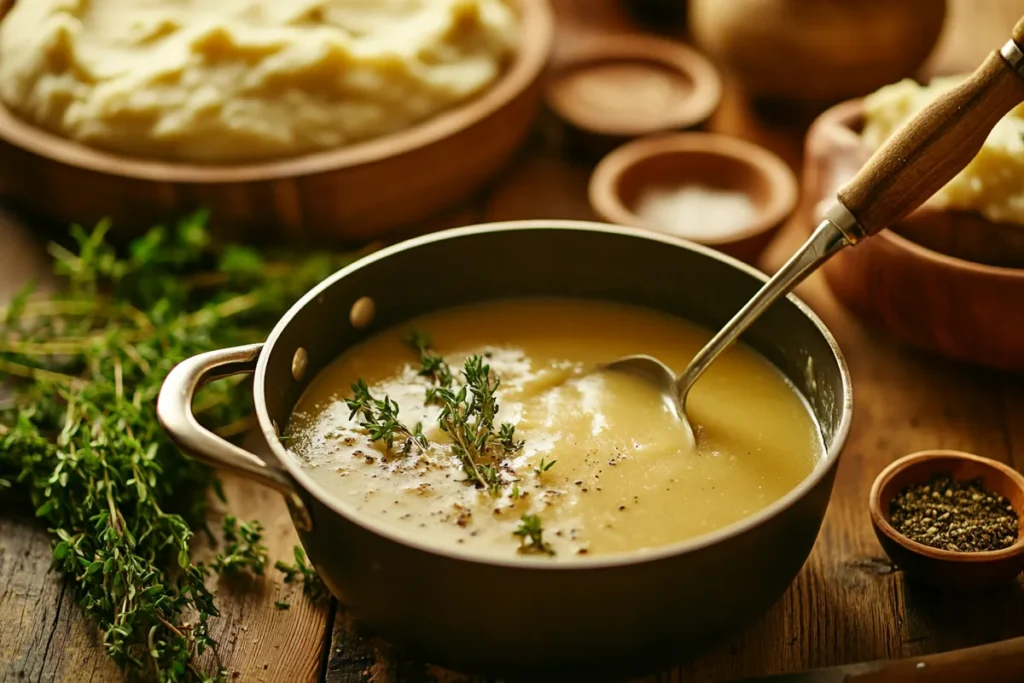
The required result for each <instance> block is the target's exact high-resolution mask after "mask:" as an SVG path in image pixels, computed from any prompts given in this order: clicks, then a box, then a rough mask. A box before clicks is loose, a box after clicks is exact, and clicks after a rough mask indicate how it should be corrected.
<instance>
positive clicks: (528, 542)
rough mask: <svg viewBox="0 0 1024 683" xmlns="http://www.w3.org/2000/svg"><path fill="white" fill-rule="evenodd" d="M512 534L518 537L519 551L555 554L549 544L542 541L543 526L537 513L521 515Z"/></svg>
mask: <svg viewBox="0 0 1024 683" xmlns="http://www.w3.org/2000/svg"><path fill="white" fill-rule="evenodd" d="M512 534H513V535H514V536H518V537H519V552H522V553H544V554H545V555H554V554H555V551H554V550H552V548H551V546H550V545H548V544H547V543H545V542H544V527H543V526H541V522H540V517H538V516H537V515H523V516H522V517H521V518H520V519H519V526H518V527H516V530H515V531H513V532H512Z"/></svg>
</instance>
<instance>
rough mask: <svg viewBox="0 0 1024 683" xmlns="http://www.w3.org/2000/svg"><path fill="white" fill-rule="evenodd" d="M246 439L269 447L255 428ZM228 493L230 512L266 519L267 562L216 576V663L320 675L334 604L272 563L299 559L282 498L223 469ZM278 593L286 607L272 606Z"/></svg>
mask: <svg viewBox="0 0 1024 683" xmlns="http://www.w3.org/2000/svg"><path fill="white" fill-rule="evenodd" d="M246 445H247V447H248V448H250V449H252V450H253V452H257V453H259V452H260V451H261V450H263V449H265V448H266V447H265V445H262V444H260V443H259V437H255V436H254V437H253V439H252V440H251V441H250V442H249V443H247V444H246ZM224 493H225V494H226V495H227V499H228V504H229V511H230V512H231V514H234V515H236V516H237V517H239V519H243V520H249V519H258V520H259V521H261V522H262V523H263V526H264V529H265V536H264V543H265V544H266V546H267V549H268V551H269V556H270V562H269V565H268V567H267V571H266V573H265V575H264V576H263V577H260V578H257V579H253V580H246V579H244V578H243V579H242V580H240V581H237V582H231V581H226V580H223V579H222V580H220V581H219V582H218V584H217V586H216V587H217V598H218V600H217V606H218V609H219V610H220V612H221V615H220V617H217V618H215V619H214V620H213V621H212V626H211V629H210V631H211V634H212V635H213V637H214V638H215V639H216V640H217V641H218V643H219V644H220V646H219V648H218V652H217V654H218V655H219V656H220V661H219V664H220V666H223V667H224V668H225V669H227V671H228V674H229V676H230V677H233V678H235V679H238V680H241V681H261V682H265V683H272V682H275V681H296V682H299V681H315V680H317V679H318V677H319V675H320V671H321V668H322V667H323V665H324V659H325V657H326V653H325V648H326V647H327V643H326V640H325V636H326V633H327V629H328V626H329V624H330V618H331V613H330V612H331V606H330V605H328V604H324V605H314V604H313V603H311V602H310V601H309V600H308V599H306V597H305V596H304V595H303V594H302V589H301V587H300V586H299V585H297V584H285V583H284V582H283V581H282V575H281V573H280V572H278V571H276V570H275V569H273V564H274V562H275V561H276V560H284V561H285V562H288V563H292V562H294V558H293V553H292V548H293V547H294V546H295V545H297V544H298V542H299V540H298V537H297V536H296V534H295V530H294V529H293V528H292V524H291V519H290V517H289V516H288V510H287V508H286V507H285V504H284V499H283V498H282V497H281V496H280V495H279V494H278V493H276V492H274V491H271V490H269V489H265V488H262V487H259V486H254V485H253V484H251V483H250V482H248V481H246V480H244V479H242V478H239V477H235V476H229V475H226V474H225V475H224ZM211 526H212V525H211ZM199 556H200V557H202V551H200V552H199ZM277 601H282V602H285V603H287V604H288V605H289V607H288V609H278V608H277V607H275V605H274V603H275V602H277ZM205 660H206V661H205V664H206V665H207V666H208V667H211V668H212V666H213V665H214V664H215V663H216V662H214V660H213V657H212V656H211V657H205Z"/></svg>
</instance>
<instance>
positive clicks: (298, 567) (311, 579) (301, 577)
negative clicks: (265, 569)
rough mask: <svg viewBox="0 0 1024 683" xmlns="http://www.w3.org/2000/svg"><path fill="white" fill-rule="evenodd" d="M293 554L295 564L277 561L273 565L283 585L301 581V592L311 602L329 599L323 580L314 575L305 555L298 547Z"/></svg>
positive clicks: (314, 571) (314, 572) (313, 570)
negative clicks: (281, 577) (282, 579)
mask: <svg viewBox="0 0 1024 683" xmlns="http://www.w3.org/2000/svg"><path fill="white" fill-rule="evenodd" d="M293 552H294V554H295V564H287V563H285V562H283V561H281V560H278V561H277V562H275V563H274V569H276V570H277V571H279V572H281V573H283V574H284V582H285V583H294V582H296V581H301V582H302V592H303V593H305V595H306V597H308V598H309V599H310V600H312V601H313V602H323V601H325V600H327V598H329V597H330V593H329V592H328V591H327V586H325V585H324V582H323V579H321V578H320V576H319V575H318V574H317V573H316V570H315V569H313V567H312V566H310V565H309V564H308V563H307V562H306V553H304V552H303V551H302V548H300V547H299V546H295V548H294V549H293Z"/></svg>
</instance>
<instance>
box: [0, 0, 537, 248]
mask: <svg viewBox="0 0 1024 683" xmlns="http://www.w3.org/2000/svg"><path fill="white" fill-rule="evenodd" d="M518 3H519V7H520V16H521V29H520V43H519V48H518V51H517V53H516V55H515V57H514V58H513V59H512V61H511V63H510V64H509V66H508V68H507V69H506V71H505V73H504V74H503V75H502V76H501V77H500V78H499V79H498V80H497V81H495V82H494V83H493V84H492V85H491V86H490V87H489V88H488V89H487V90H486V91H484V92H483V93H481V94H480V95H479V96H477V97H475V98H473V99H471V100H469V101H467V102H465V103H463V104H461V105H459V106H457V107H455V108H453V109H450V110H448V111H446V112H443V113H441V114H438V115H436V116H433V117H431V118H430V119H428V120H425V121H423V122H422V123H419V124H417V125H415V126H412V127H410V128H407V129H405V130H401V131H398V132H396V133H392V134H389V135H385V136H382V137H379V138H374V139H370V140H366V141H364V142H358V143H355V144H352V145H346V146H344V147H339V148H337V149H330V150H325V151H321V152H314V153H310V154H304V155H301V156H296V157H292V158H285V159H281V160H274V161H268V162H257V163H246V164H218V165H214V164H209V165H200V164H187V163H177V162H167V161H159V160H148V159H143V158H136V157H129V156H124V155H119V154H115V153H110V152H105V151H102V150H98V149H93V148H91V147H87V146H85V145H82V144H80V143H77V142H73V141H71V140H68V139H66V138H63V137H60V136H58V135H55V134H53V133H50V132H48V131H45V130H43V129H41V128H38V127H36V126H33V125H31V124H29V123H26V122H25V121H22V120H21V119H19V118H18V117H16V116H14V115H13V114H12V113H11V112H10V111H8V110H7V109H6V108H4V107H2V106H0V196H2V197H3V198H4V199H6V200H8V202H9V203H10V204H11V205H12V206H14V207H16V208H20V209H23V210H26V211H27V212H28V213H29V214H31V215H34V216H37V217H40V218H45V219H51V220H55V221H59V222H61V223H69V222H77V223H83V224H93V223H96V222H98V221H99V220H101V219H103V218H110V219H111V220H112V222H113V225H114V226H116V230H117V231H119V232H122V231H123V232H125V233H127V234H135V233H139V232H141V231H142V230H145V229H146V228H149V227H151V226H152V225H153V224H155V223H157V222H160V221H165V220H167V219H168V217H169V216H172V215H174V214H177V213H184V212H188V211H192V210H194V209H196V208H199V207H206V208H208V209H210V210H211V212H212V214H213V215H214V216H215V217H216V221H215V225H214V229H215V230H216V231H217V232H218V233H219V234H220V235H222V236H223V237H225V238H227V239H234V240H244V241H268V240H289V241H295V240H300V241H311V242H322V243H323V242H326V243H339V244H342V243H355V242H366V241H370V240H375V239H379V238H384V237H388V236H391V235H393V234H394V233H395V231H396V230H398V229H400V228H401V227H402V226H405V225H407V224H409V223H412V222H414V221H418V220H421V219H423V218H426V217H428V216H430V215H431V214H434V213H436V212H438V211H440V210H441V209H443V208H445V207H448V206H450V205H452V204H454V203H456V202H458V201H460V200H461V199H464V198H465V197H467V196H469V195H471V194H472V193H473V192H474V191H476V190H477V189H478V188H479V187H480V186H481V185H483V184H484V183H485V182H487V181H488V180H490V179H491V178H492V177H493V176H494V174H495V173H497V172H498V171H499V170H500V169H501V168H502V167H503V166H504V165H505V163H506V162H507V161H508V160H509V159H510V158H511V157H512V155H513V154H514V153H515V152H516V150H517V149H518V148H519V147H520V145H521V143H522V141H523V140H524V139H525V138H526V136H527V135H528V134H529V132H530V130H531V128H532V126H533V122H534V120H535V118H536V115H537V113H538V111H539V107H540V76H541V74H542V72H543V70H544V67H545V65H546V63H547V59H548V55H549V52H550V50H551V45H552V41H553V37H554V16H553V14H552V10H551V7H550V6H549V3H548V0H518Z"/></svg>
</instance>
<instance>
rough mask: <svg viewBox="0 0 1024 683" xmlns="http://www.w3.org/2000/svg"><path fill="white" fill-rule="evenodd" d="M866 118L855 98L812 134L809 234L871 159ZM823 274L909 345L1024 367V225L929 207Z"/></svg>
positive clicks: (844, 254)
mask: <svg viewBox="0 0 1024 683" xmlns="http://www.w3.org/2000/svg"><path fill="white" fill-rule="evenodd" d="M862 120H863V106H862V104H861V101H860V100H850V101H848V102H844V103H842V104H839V105H836V106H835V107H833V108H831V109H829V110H827V111H826V112H825V113H823V114H822V115H821V116H820V117H819V118H818V119H817V120H816V121H815V122H814V124H813V125H812V126H811V128H810V130H809V131H808V133H807V143H806V146H805V155H804V159H805V161H804V164H805V166H804V198H803V203H802V205H801V207H800V214H801V221H802V222H803V223H804V224H805V225H806V226H807V229H808V231H810V230H811V229H813V227H814V226H815V225H817V224H818V222H819V221H820V220H821V218H822V217H823V212H824V211H825V210H826V209H827V207H828V206H829V205H830V204H831V202H832V200H833V198H834V197H835V194H836V191H837V190H838V189H839V188H840V187H841V186H842V185H844V184H845V183H846V182H847V181H849V180H850V179H851V178H852V177H853V175H854V174H855V173H856V172H857V170H858V169H859V168H860V167H861V165H862V164H863V163H864V162H865V161H866V160H867V158H868V157H869V156H870V153H871V150H869V149H867V148H866V147H865V145H864V143H863V141H862V139H861V137H860V135H859V130H860V126H861V123H862ZM921 242H924V243H926V244H927V245H928V246H925V244H922V243H921ZM971 258H974V259H978V260H980V261H987V263H986V262H979V261H976V260H969V259H971ZM1013 264H1017V265H1019V266H1022V267H1015V266H1014V265H1013ZM823 270H824V272H825V276H826V278H827V279H828V282H829V285H830V286H831V288H832V290H833V291H834V292H835V294H836V296H837V297H838V298H839V299H840V300H841V301H842V302H843V303H844V304H845V305H846V306H848V307H849V308H850V309H851V310H852V311H853V312H854V313H856V314H858V315H859V316H861V317H862V318H864V319H865V320H867V321H869V322H871V323H873V324H875V325H878V326H880V327H881V328H883V329H884V330H886V331H887V332H889V333H890V334H892V335H893V336H895V337H896V338H898V339H900V340H902V341H904V342H906V343H909V344H913V345H915V346H919V347H922V348H925V349H929V350H931V351H935V352H938V353H940V354H943V355H945V356H949V357H951V358H956V359H959V360H963V361H968V362H971V363H976V364H979V365H985V366H989V367H993V368H999V369H1004V370H1014V371H1021V370H1024V306H1022V305H1021V301H1024V227H1022V226H1006V225H1000V224H995V223H992V222H990V221H987V220H985V219H983V218H981V217H980V216H977V215H975V214H971V213H967V212H952V211H942V210H936V209H934V208H930V207H924V208H922V209H920V210H918V211H917V212H915V213H914V214H912V215H911V216H910V217H909V218H908V219H906V220H905V221H903V222H901V223H900V224H899V225H896V226H893V228H892V229H889V230H883V231H882V232H880V233H878V234H877V235H875V236H874V237H872V238H871V239H868V240H864V241H863V242H861V243H860V244H858V245H857V246H856V247H854V248H851V249H845V250H843V251H841V252H839V253H838V254H836V255H835V256H834V257H833V258H832V259H830V260H829V261H828V262H827V263H826V264H825V265H824V266H823Z"/></svg>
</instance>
